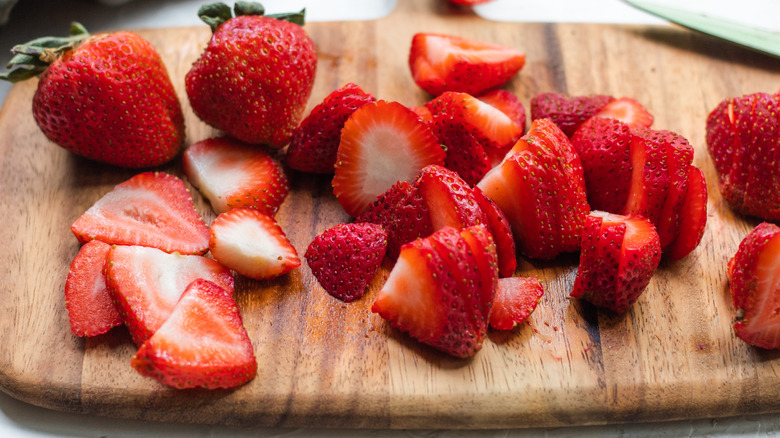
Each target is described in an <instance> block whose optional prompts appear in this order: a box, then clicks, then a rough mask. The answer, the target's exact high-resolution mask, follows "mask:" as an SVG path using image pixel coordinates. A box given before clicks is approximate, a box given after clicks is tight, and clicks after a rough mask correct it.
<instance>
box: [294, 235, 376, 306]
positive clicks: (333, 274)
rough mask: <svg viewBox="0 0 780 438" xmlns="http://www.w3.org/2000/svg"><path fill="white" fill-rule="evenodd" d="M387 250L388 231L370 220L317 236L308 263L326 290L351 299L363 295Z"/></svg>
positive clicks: (341, 297) (309, 253) (310, 249)
mask: <svg viewBox="0 0 780 438" xmlns="http://www.w3.org/2000/svg"><path fill="white" fill-rule="evenodd" d="M386 249H387V231H385V230H384V228H382V226H381V225H376V224H371V223H354V224H340V225H336V226H335V227H333V228H329V229H328V230H326V231H325V232H323V233H322V234H320V235H318V236H317V237H315V238H314V240H313V241H312V242H311V244H309V247H308V248H307V249H306V255H305V257H306V262H307V263H308V264H309V267H310V268H311V271H312V273H313V274H314V277H315V278H317V281H319V282H320V285H321V286H322V287H323V289H325V291H326V292H328V293H329V294H331V295H332V296H334V297H336V298H338V299H340V300H342V301H345V302H350V301H352V300H355V299H358V298H360V297H362V296H363V294H364V293H365V292H366V289H367V288H368V285H369V284H370V283H371V280H373V278H374V275H375V274H376V271H377V269H379V265H380V264H381V263H382V259H383V258H384V257H385V250H386Z"/></svg>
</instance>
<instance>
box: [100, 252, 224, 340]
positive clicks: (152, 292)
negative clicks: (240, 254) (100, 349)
mask: <svg viewBox="0 0 780 438" xmlns="http://www.w3.org/2000/svg"><path fill="white" fill-rule="evenodd" d="M105 269H106V286H107V287H108V291H109V293H110V294H111V297H112V299H113V301H114V305H115V306H116V308H117V310H118V311H119V314H120V315H121V316H122V320H123V321H124V323H125V325H127V328H128V329H130V335H131V336H132V338H133V341H134V342H135V343H136V344H137V345H139V346H140V345H141V344H143V343H144V341H146V340H147V339H148V338H149V337H150V336H151V335H152V334H153V333H154V332H155V331H156V330H157V329H158V328H160V326H162V324H163V323H164V322H165V321H166V320H167V319H168V317H169V316H170V314H171V311H173V308H174V306H175V305H176V302H177V301H179V298H180V297H181V295H182V293H183V292H184V289H186V288H187V285H189V284H190V283H191V282H192V281H194V280H195V279H198V278H203V279H206V280H209V281H211V282H214V283H216V284H217V285H219V286H220V287H221V288H223V289H225V290H227V291H228V292H230V293H231V294H232V293H233V284H234V283H233V275H232V274H231V273H230V270H229V269H227V268H225V267H223V266H222V265H220V264H219V263H217V262H215V261H214V260H212V259H209V258H206V257H202V256H194V255H180V254H178V253H173V254H167V253H164V252H162V251H160V250H159V249H156V248H147V247H143V246H113V247H112V248H111V249H110V250H109V251H108V255H107V256H106V268H105Z"/></svg>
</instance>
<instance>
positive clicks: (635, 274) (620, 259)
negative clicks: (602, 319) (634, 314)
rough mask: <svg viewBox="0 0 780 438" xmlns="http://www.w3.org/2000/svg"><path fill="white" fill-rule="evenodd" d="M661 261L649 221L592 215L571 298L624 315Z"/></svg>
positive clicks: (656, 237)
mask: <svg viewBox="0 0 780 438" xmlns="http://www.w3.org/2000/svg"><path fill="white" fill-rule="evenodd" d="M660 260H661V245H660V243H659V240H658V233H656V231H655V228H654V227H653V224H652V223H650V221H648V220H647V219H645V218H643V217H641V216H636V215H629V216H622V215H616V214H609V213H604V212H592V213H591V215H590V216H588V218H587V220H586V222H585V231H584V232H583V236H582V252H581V255H580V266H579V270H578V271H577V277H576V278H575V280H574V287H573V288H572V291H571V296H572V297H575V298H582V299H584V300H586V301H588V302H590V303H592V304H594V305H596V306H599V307H604V308H607V309H611V310H613V311H615V312H617V313H623V312H625V311H627V310H628V309H629V307H631V305H632V304H633V303H634V302H635V301H636V300H637V299H638V298H639V296H640V295H641V294H642V292H644V290H645V288H647V285H648V284H649V283H650V279H651V277H652V276H653V273H654V272H655V270H656V268H657V267H658V263H659V262H660Z"/></svg>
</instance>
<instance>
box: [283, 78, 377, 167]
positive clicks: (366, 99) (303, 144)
mask: <svg viewBox="0 0 780 438" xmlns="http://www.w3.org/2000/svg"><path fill="white" fill-rule="evenodd" d="M375 101H376V99H374V97H373V96H371V95H370V94H368V93H366V92H365V91H363V90H362V89H361V88H360V87H359V86H357V85H355V84H353V83H348V84H347V85H345V86H343V87H342V88H339V89H338V90H336V91H334V92H332V93H330V94H329V95H328V96H327V97H325V100H323V101H322V103H320V104H319V105H317V106H315V107H314V109H312V110H311V113H309V115H308V116H307V117H306V118H305V119H303V121H302V122H301V124H300V126H298V128H296V129H295V131H294V132H293V135H292V139H291V140H290V146H289V147H288V148H287V155H286V157H285V160H286V161H285V162H286V163H287V165H288V166H289V167H290V168H291V169H295V170H300V171H301V172H311V173H326V174H329V173H333V166H334V165H335V164H336V153H337V151H338V149H339V142H340V141H341V129H342V128H343V127H344V122H346V121H347V119H348V118H349V116H350V115H352V113H353V112H355V110H356V109H358V108H360V107H361V106H363V105H365V104H367V103H371V102H375Z"/></svg>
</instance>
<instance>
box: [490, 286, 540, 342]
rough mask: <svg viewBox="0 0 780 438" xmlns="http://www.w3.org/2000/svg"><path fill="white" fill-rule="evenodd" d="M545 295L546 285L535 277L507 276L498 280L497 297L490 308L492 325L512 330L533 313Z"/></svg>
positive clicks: (496, 327) (500, 328) (499, 328)
mask: <svg viewBox="0 0 780 438" xmlns="http://www.w3.org/2000/svg"><path fill="white" fill-rule="evenodd" d="M543 295H544V286H542V283H540V282H539V279H538V278H534V277H507V278H502V279H500V280H498V289H497V290H496V298H495V300H494V301H493V307H492V308H491V309H490V326H491V327H493V328H494V329H497V330H512V329H513V328H514V327H515V326H516V325H517V324H520V323H522V322H523V321H525V320H526V318H528V317H529V316H531V313H533V311H534V309H536V306H537V305H538V304H539V300H541V299H542V296H543Z"/></svg>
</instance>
